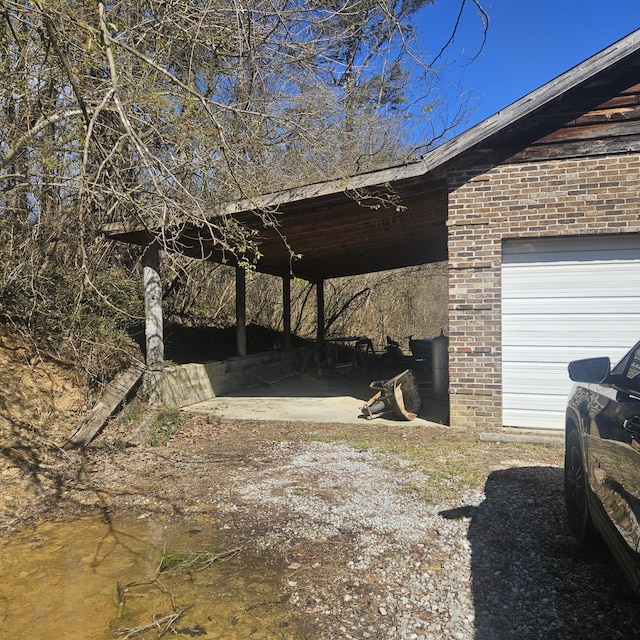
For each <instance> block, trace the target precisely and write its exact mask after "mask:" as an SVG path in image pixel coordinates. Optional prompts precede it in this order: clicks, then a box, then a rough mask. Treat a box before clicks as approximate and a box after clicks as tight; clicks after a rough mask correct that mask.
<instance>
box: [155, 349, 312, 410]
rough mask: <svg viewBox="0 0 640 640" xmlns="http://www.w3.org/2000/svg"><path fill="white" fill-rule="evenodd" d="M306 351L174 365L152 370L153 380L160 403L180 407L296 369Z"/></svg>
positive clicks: (256, 384)
mask: <svg viewBox="0 0 640 640" xmlns="http://www.w3.org/2000/svg"><path fill="white" fill-rule="evenodd" d="M305 355H306V349H304V348H298V349H292V350H290V351H284V350H283V351H268V352H264V353H258V354H254V355H249V356H246V357H243V358H240V357H238V358H229V359H228V360H224V361H210V362H203V363H191V364H184V365H176V366H172V367H166V368H165V369H164V371H163V372H162V373H160V374H155V376H157V380H156V381H155V384H156V386H157V389H158V394H159V397H160V401H161V402H162V404H163V406H165V407H170V408H181V407H186V406H189V405H190V404H195V403H196V402H202V401H204V400H209V399H211V398H215V397H217V396H224V395H228V394H230V393H233V392H234V391H238V390H239V389H245V388H250V387H255V386H259V385H261V384H266V383H269V382H272V381H274V380H277V379H279V378H282V377H285V376H289V375H291V374H294V373H297V372H299V371H301V370H302V366H303V363H304V357H305Z"/></svg>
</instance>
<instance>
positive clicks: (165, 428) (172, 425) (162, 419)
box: [149, 409, 184, 447]
mask: <svg viewBox="0 0 640 640" xmlns="http://www.w3.org/2000/svg"><path fill="white" fill-rule="evenodd" d="M183 421H184V416H183V414H182V413H181V412H180V411H178V410H177V409H173V410H167V411H161V412H159V413H158V415H157V416H156V418H155V420H153V422H152V423H151V424H150V425H149V444H150V445H151V446H152V447H160V446H166V445H167V443H168V442H169V439H170V438H171V436H172V435H173V434H174V433H176V432H177V431H179V430H180V429H181V427H182V425H183Z"/></svg>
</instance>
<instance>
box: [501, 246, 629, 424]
mask: <svg viewBox="0 0 640 640" xmlns="http://www.w3.org/2000/svg"><path fill="white" fill-rule="evenodd" d="M502 310H503V312H502V313H503V315H502V349H503V351H502V363H503V364H502V385H503V387H502V422H503V424H504V425H505V426H513V427H531V428H541V429H563V428H564V411H565V406H566V400H567V395H568V393H569V391H570V390H571V386H572V383H571V381H570V380H569V377H568V374H567V364H568V363H569V362H570V361H571V360H575V359H578V358H589V357H591V356H603V355H604V356H609V357H610V358H611V360H612V363H615V362H617V361H618V360H619V359H620V357H621V356H622V355H624V353H626V351H627V350H628V349H629V348H630V347H632V346H633V345H634V344H635V343H636V342H637V341H638V340H640V235H636V234H624V235H620V236H600V237H591V236H590V237H588V238H548V239H541V240H513V241H506V242H505V243H504V245H503V254H502Z"/></svg>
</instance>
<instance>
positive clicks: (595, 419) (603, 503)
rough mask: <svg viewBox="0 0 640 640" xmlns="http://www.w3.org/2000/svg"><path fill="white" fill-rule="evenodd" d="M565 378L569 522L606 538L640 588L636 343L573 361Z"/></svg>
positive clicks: (582, 535) (639, 361) (639, 364)
mask: <svg viewBox="0 0 640 640" xmlns="http://www.w3.org/2000/svg"><path fill="white" fill-rule="evenodd" d="M569 377H570V378H571V379H572V380H573V381H575V382H576V384H575V385H574V387H573V390H572V392H571V395H570V397H569V403H568V406H567V418H566V436H565V438H566V448H565V464H564V484H565V498H566V503H567V513H568V516H569V523H570V525H571V528H572V530H573V532H574V534H575V535H576V537H577V538H578V540H580V541H581V542H589V541H592V540H593V539H594V538H596V537H597V536H598V534H599V535H600V536H601V537H602V538H603V539H604V541H605V542H606V544H607V546H608V547H609V549H610V550H611V552H612V553H613V555H614V557H615V558H616V560H617V561H618V564H619V565H620V566H621V567H622V569H623V571H624V572H625V574H626V576H627V577H628V579H629V580H630V582H631V584H632V586H633V587H634V589H635V591H636V592H637V593H639V594H640V342H639V343H638V344H636V345H635V347H633V349H631V351H629V352H628V353H627V354H626V355H625V356H624V358H622V360H621V361H620V362H619V363H618V364H617V365H616V366H615V367H614V368H613V369H611V362H610V360H609V358H589V359H587V360H575V361H574V362H572V363H570V364H569Z"/></svg>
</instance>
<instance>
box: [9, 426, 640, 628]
mask: <svg viewBox="0 0 640 640" xmlns="http://www.w3.org/2000/svg"><path fill="white" fill-rule="evenodd" d="M110 434H111V435H109V436H106V435H103V436H101V438H99V439H98V441H97V442H96V443H95V445H92V446H91V447H90V448H88V449H87V450H85V451H84V452H77V453H75V454H64V456H63V457H61V458H60V461H59V462H56V461H55V460H54V459H53V458H50V459H49V460H48V462H47V464H46V465H41V466H39V467H37V471H34V469H36V467H35V466H34V465H29V466H28V467H25V469H28V470H29V473H32V474H33V477H32V480H31V482H32V485H30V484H29V483H30V481H29V478H28V477H27V476H26V475H24V474H25V473H26V471H25V472H24V473H23V474H22V475H21V476H20V478H21V479H20V482H18V481H17V480H16V481H15V482H14V483H13V484H8V485H7V487H8V488H9V487H15V488H16V490H17V489H18V488H20V491H21V492H22V493H21V494H19V495H18V494H16V495H15V496H14V498H13V502H12V503H11V504H13V505H20V506H19V507H18V506H16V507H12V511H11V514H12V515H11V517H12V518H13V520H12V521H11V522H6V523H5V522H4V520H7V518H8V514H9V511H8V510H7V511H4V512H2V513H0V524H2V526H3V527H4V530H6V531H9V530H12V529H14V528H15V527H16V526H18V525H19V522H20V520H16V519H15V518H17V517H18V515H19V516H20V518H28V517H33V515H35V514H37V513H42V511H43V509H45V507H46V506H49V507H51V505H54V504H55V505H56V506H55V509H57V510H58V511H60V512H63V513H65V514H67V515H68V514H70V513H73V510H74V508H76V509H77V510H78V512H81V511H82V510H84V509H86V508H87V507H91V506H100V507H101V508H102V509H107V510H112V511H113V510H121V511H130V512H132V513H133V514H134V515H135V514H136V513H142V512H144V514H145V515H146V516H150V517H157V518H165V517H171V518H176V517H177V518H180V519H183V520H189V519H198V520H199V521H205V522H208V523H215V524H216V526H221V527H223V528H224V529H225V530H226V531H228V532H229V535H230V536H232V537H234V538H235V539H237V540H238V546H240V545H244V546H247V547H248V546H250V547H253V548H256V549H258V550H260V552H261V553H263V552H264V553H265V554H267V555H270V556H272V557H273V558H274V561H276V562H275V563H276V564H279V565H281V566H282V567H284V575H283V584H284V588H285V590H286V593H285V594H284V596H283V599H282V602H284V603H286V604H285V605H284V606H287V607H290V609H291V612H292V615H293V616H294V617H295V619H296V620H297V621H298V622H299V631H297V632H296V633H297V635H295V640H299V639H301V638H302V639H304V638H308V639H309V640H324V639H327V640H329V639H349V638H358V639H365V638H375V639H380V640H381V639H393V640H405V639H416V640H417V639H425V640H426V639H430V638H433V639H441V638H456V639H460V640H471V639H473V640H502V639H509V638H517V639H518V640H524V639H528V638H531V639H534V638H535V639H537V638H545V639H558V640H560V639H563V640H564V639H565V638H580V639H593V640H596V639H600V638H602V639H603V640H604V639H606V640H612V639H615V638H625V639H627V638H633V637H637V635H638V630H639V629H640V607H639V606H638V605H639V603H638V601H637V599H636V598H635V597H634V596H633V595H632V594H631V592H630V590H629V588H628V587H627V584H626V582H625V581H624V579H623V577H622V575H621V573H620V572H619V570H618V568H617V567H616V565H615V564H614V562H613V561H612V560H611V558H610V557H609V556H608V554H607V553H606V552H604V551H602V550H595V551H594V550H585V549H583V548H581V547H580V546H578V545H577V544H576V543H575V542H574V541H573V538H572V537H571V535H570V533H569V530H568V527H567V523H566V519H565V513H564V499H563V491H562V484H563V480H562V468H561V465H562V455H563V451H562V446H561V445H558V444H554V445H546V446H543V445H534V444H521V443H504V442H502V443H500V442H492V443H487V442H481V441H480V439H479V437H478V434H477V433H474V432H471V431H463V430H456V429H453V428H450V427H426V428H425V427H412V426H411V425H406V424H405V425H398V426H391V427H384V426H377V425H375V424H371V423H365V424H362V425H360V426H358V425H351V426H348V427H345V425H310V424H299V423H273V422H263V423H260V422H244V421H238V422H231V421H224V420H217V419H211V418H208V417H206V416H203V415H191V416H187V417H186V419H185V421H184V423H183V425H182V426H181V428H180V430H179V431H178V432H176V433H173V434H172V435H171V436H170V437H169V439H168V442H165V443H162V444H161V445H160V446H141V447H136V448H124V447H122V446H114V445H116V444H117V442H118V438H120V437H121V435H122V434H120V435H119V434H118V433H117V432H116V430H115V429H112V430H111V431H110ZM109 438H112V441H109ZM120 441H121V440H120ZM378 445H380V446H378ZM30 486H32V489H33V491H32V490H31V489H29V487H30ZM50 513H51V512H50ZM154 514H155V516H154ZM51 515H55V513H51ZM3 519H4V520H3ZM285 596H286V597H285ZM207 637H209V638H219V637H220V636H219V635H216V630H215V627H214V626H211V627H210V628H208V629H207ZM252 637H253V636H252ZM256 637H257V636H256ZM260 637H264V636H260ZM284 637H287V638H290V637H291V636H285V635H283V638H284ZM225 640H229V638H228V637H226V638H225Z"/></svg>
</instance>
